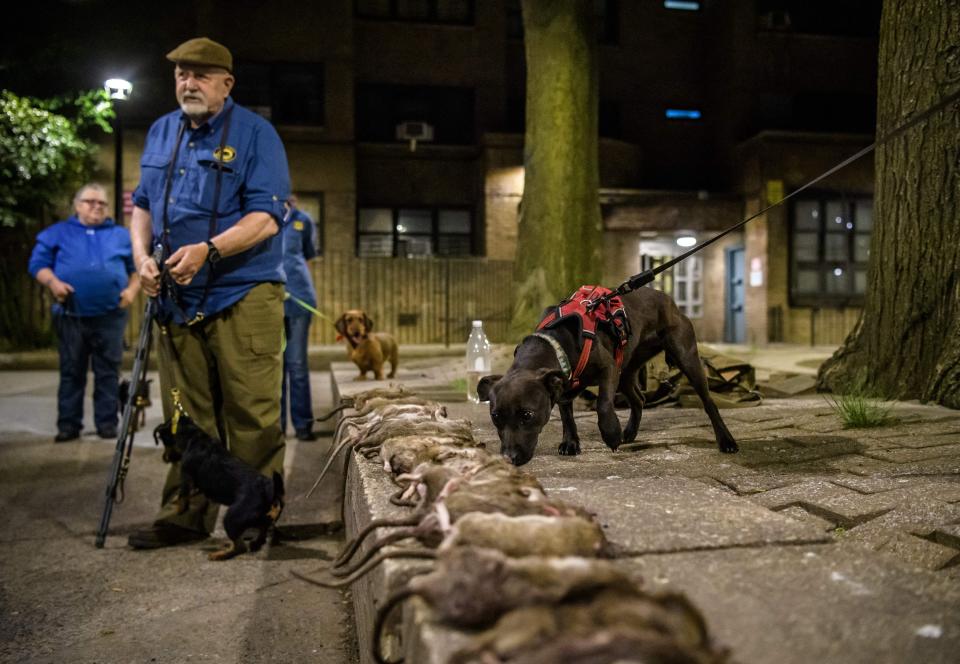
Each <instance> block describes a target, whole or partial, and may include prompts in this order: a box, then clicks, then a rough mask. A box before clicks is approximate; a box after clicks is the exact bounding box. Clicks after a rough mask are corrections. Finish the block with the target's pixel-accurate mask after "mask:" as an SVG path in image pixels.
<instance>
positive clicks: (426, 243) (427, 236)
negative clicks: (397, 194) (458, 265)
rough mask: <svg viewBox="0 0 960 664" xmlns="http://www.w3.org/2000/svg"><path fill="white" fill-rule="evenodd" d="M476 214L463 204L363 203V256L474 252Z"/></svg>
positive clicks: (359, 237) (359, 241)
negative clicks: (384, 205)
mask: <svg viewBox="0 0 960 664" xmlns="http://www.w3.org/2000/svg"><path fill="white" fill-rule="evenodd" d="M473 253H474V251H473V214H472V213H471V211H470V210H467V209H463V208H413V207H411V208H379V207H362V208H360V210H359V214H358V217H357V255H358V256H360V257H361V258H373V257H378V256H379V257H389V256H400V257H404V258H418V257H424V256H471V255H473Z"/></svg>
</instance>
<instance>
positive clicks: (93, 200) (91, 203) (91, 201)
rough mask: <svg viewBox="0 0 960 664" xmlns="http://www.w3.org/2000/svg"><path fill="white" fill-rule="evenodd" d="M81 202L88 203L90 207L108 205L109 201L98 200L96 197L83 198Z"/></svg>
mask: <svg viewBox="0 0 960 664" xmlns="http://www.w3.org/2000/svg"><path fill="white" fill-rule="evenodd" d="M80 202H81V203H86V204H87V205H89V206H90V207H104V208H105V207H107V205H108V203H107V202H106V201H98V200H97V199H96V198H81V199H80Z"/></svg>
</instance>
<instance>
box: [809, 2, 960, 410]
mask: <svg viewBox="0 0 960 664" xmlns="http://www.w3.org/2000/svg"><path fill="white" fill-rule="evenodd" d="M958 88H960V3H957V2H956V0H887V2H885V3H884V8H883V16H882V18H881V25H880V55H879V79H878V101H877V135H878V136H882V135H884V134H886V133H887V132H889V131H891V130H893V129H894V128H895V127H897V126H898V125H900V124H902V123H904V122H906V121H907V120H909V119H910V118H911V117H914V116H915V115H916V114H918V113H922V112H923V111H924V110H925V109H927V108H929V107H930V106H932V105H934V104H936V103H937V102H938V101H940V100H941V99H943V98H944V97H946V96H948V95H950V94H953V93H955V92H956V91H957V90H958ZM958 136H960V103H953V104H951V105H949V106H948V107H947V108H946V109H944V110H943V111H940V112H938V113H936V114H934V115H933V116H931V117H930V118H929V119H927V120H925V121H924V122H921V123H920V124H919V125H917V126H916V127H913V128H911V129H909V130H908V131H907V132H906V133H904V134H903V135H902V136H899V137H897V138H896V139H894V140H893V141H891V142H889V143H887V144H886V145H884V146H881V147H879V148H878V149H877V152H876V157H875V159H876V161H875V168H876V197H875V204H874V219H875V223H874V231H873V238H872V241H871V246H870V252H871V256H870V268H869V274H868V277H867V280H868V286H867V293H866V302H865V306H864V310H863V313H862V315H861V317H860V321H859V322H858V323H857V325H856V326H855V328H854V330H853V331H852V332H851V333H850V336H849V337H848V338H847V340H846V341H845V342H844V344H843V346H841V347H840V349H839V350H838V351H837V352H836V353H835V354H834V356H833V357H832V358H831V359H830V360H829V361H828V362H827V363H825V364H824V365H823V367H821V369H820V374H819V384H820V387H821V388H824V389H830V390H832V391H834V392H847V393H850V392H857V393H862V394H872V395H875V396H881V397H885V398H896V399H920V400H921V401H933V402H936V403H940V404H943V405H945V406H949V407H951V408H960V205H958V204H960V151H958Z"/></svg>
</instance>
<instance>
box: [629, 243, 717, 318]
mask: <svg viewBox="0 0 960 664" xmlns="http://www.w3.org/2000/svg"><path fill="white" fill-rule="evenodd" d="M641 244H646V243H641ZM649 248H650V249H652V250H654V251H657V252H658V255H653V254H649V253H646V252H645V251H644V247H641V250H640V251H641V254H640V270H641V271H643V270H652V269H653V268H655V267H659V266H660V265H663V264H664V263H666V262H667V261H669V260H672V259H673V258H674V254H673V253H671V252H672V251H673V248H672V247H670V246H669V245H667V246H663V245H661V244H660V243H651V244H650V247H649ZM651 285H652V286H653V287H654V288H656V289H657V290H661V291H663V292H664V293H666V294H667V295H669V296H670V297H672V298H673V301H674V302H676V303H677V307H679V309H680V311H681V312H682V313H683V314H684V315H685V316H686V317H687V318H702V317H703V259H702V258H701V257H700V256H696V255H694V256H690V257H689V258H687V259H685V260H682V261H680V262H679V263H677V264H676V265H674V266H673V267H672V268H670V269H669V270H666V271H664V272H661V273H660V274H658V275H657V277H656V279H655V280H654V282H653V284H651Z"/></svg>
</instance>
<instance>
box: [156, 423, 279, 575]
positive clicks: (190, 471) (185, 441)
mask: <svg viewBox="0 0 960 664" xmlns="http://www.w3.org/2000/svg"><path fill="white" fill-rule="evenodd" d="M153 437H154V439H156V440H158V441H160V442H162V443H163V460H164V461H167V462H177V461H179V462H180V494H179V496H178V497H177V501H178V506H179V510H180V511H179V513H180V514H183V513H184V512H186V511H187V509H188V507H189V505H190V494H191V493H193V490H194V488H196V489H197V490H199V491H200V493H202V494H203V495H204V496H206V497H207V498H208V499H210V500H212V501H214V502H216V503H220V504H221V505H229V508H228V509H227V513H226V515H225V516H224V518H223V527H224V529H225V530H226V531H227V536H228V537H229V538H230V544H229V545H228V546H227V548H226V549H223V550H222V551H216V552H214V553H211V554H210V556H209V557H210V560H227V559H228V558H232V557H234V556H236V555H238V554H241V553H245V552H246V551H248V550H249V551H256V550H257V549H259V548H260V547H261V546H263V544H264V542H266V539H267V532H268V531H269V530H270V529H271V528H272V527H273V524H274V523H275V522H276V520H277V519H279V518H280V513H281V512H282V511H283V494H284V491H283V476H282V475H281V474H280V473H277V472H274V474H273V479H272V480H271V479H270V478H268V477H265V476H263V475H261V474H260V473H258V472H257V471H256V470H255V469H254V468H253V467H252V466H250V465H249V464H247V463H244V462H243V461H241V460H240V459H238V458H237V457H235V456H234V455H232V454H230V452H228V451H227V448H226V446H225V445H223V444H222V443H221V442H220V441H219V440H217V439H215V438H211V437H210V436H209V435H207V434H206V433H205V432H204V431H203V430H202V429H201V428H200V427H198V426H197V425H196V423H194V421H193V420H192V419H190V417H188V416H187V415H183V414H179V415H178V416H175V417H174V418H173V419H171V420H170V421H167V422H164V423H163V424H161V425H160V426H158V427H157V428H156V429H154V431H153ZM250 529H254V530H256V531H257V535H256V538H255V539H254V540H253V541H252V542H251V543H250V544H249V546H248V545H247V543H246V542H245V541H244V539H243V535H244V533H245V532H246V531H248V530H250Z"/></svg>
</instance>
